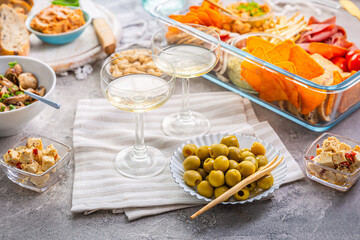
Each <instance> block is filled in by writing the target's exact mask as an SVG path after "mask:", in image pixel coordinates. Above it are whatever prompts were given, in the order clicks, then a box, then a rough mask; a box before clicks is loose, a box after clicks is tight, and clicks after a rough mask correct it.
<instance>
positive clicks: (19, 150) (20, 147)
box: [15, 146, 26, 153]
mask: <svg viewBox="0 0 360 240" xmlns="http://www.w3.org/2000/svg"><path fill="white" fill-rule="evenodd" d="M25 149H26V146H18V147H16V148H15V150H16V151H18V152H19V153H21V152H23V151H24V150H25Z"/></svg>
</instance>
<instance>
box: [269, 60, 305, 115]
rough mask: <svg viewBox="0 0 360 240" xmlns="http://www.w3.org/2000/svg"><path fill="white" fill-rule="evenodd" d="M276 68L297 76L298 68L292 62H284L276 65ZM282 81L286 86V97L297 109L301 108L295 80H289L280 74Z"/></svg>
mask: <svg viewBox="0 0 360 240" xmlns="http://www.w3.org/2000/svg"><path fill="white" fill-rule="evenodd" d="M274 65H275V66H278V67H280V68H282V69H284V70H286V71H288V72H291V73H293V74H296V68H295V65H294V64H293V63H292V62H289V61H284V62H278V63H274ZM278 75H279V76H278V77H279V79H280V81H282V82H283V84H284V85H285V90H286V95H287V97H288V101H289V102H290V103H291V104H292V105H294V106H295V107H296V108H299V107H300V103H299V92H298V91H297V88H296V84H295V83H293V80H292V79H291V78H288V77H286V76H284V75H281V74H278Z"/></svg>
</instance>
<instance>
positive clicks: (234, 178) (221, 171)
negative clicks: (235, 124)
mask: <svg viewBox="0 0 360 240" xmlns="http://www.w3.org/2000/svg"><path fill="white" fill-rule="evenodd" d="M239 146H240V143H239V141H238V139H237V137H236V136H234V135H228V136H224V137H223V138H222V139H221V142H220V143H214V144H212V145H211V146H206V145H204V146H196V145H195V144H186V145H185V146H184V148H183V155H184V157H185V159H184V161H183V167H184V170H185V173H184V182H185V183H186V184H187V185H188V186H190V187H196V190H197V192H198V193H199V194H200V195H202V196H204V197H207V198H217V197H219V196H220V195H221V194H223V193H224V192H226V191H227V190H228V189H229V188H231V187H233V186H235V185H236V184H237V183H239V182H240V181H241V180H243V179H245V178H247V177H248V176H250V175H252V174H254V173H255V172H256V171H259V170H260V169H262V168H264V166H265V165H266V164H267V163H268V159H267V157H266V149H265V147H264V145H263V144H262V143H260V142H254V143H253V144H252V145H251V146H250V148H239ZM273 184H274V178H273V176H272V175H271V174H268V175H266V176H264V177H262V178H260V179H258V180H257V181H256V182H252V183H250V184H248V185H247V186H246V187H244V188H243V189H241V190H240V191H238V192H237V193H235V194H234V195H233V197H232V198H233V199H235V200H236V201H244V200H246V199H248V198H249V197H250V196H251V197H252V196H254V195H256V194H258V193H260V192H262V191H264V190H267V189H269V188H271V186H272V185H273ZM226 201H227V200H226Z"/></svg>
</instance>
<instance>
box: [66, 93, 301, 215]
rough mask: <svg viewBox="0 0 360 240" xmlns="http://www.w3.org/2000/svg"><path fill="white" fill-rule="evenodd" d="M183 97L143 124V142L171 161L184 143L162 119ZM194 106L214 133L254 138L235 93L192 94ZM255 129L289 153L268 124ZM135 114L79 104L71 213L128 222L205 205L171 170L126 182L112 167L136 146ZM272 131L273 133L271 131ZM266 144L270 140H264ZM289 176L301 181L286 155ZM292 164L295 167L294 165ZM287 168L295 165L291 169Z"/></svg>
mask: <svg viewBox="0 0 360 240" xmlns="http://www.w3.org/2000/svg"><path fill="white" fill-rule="evenodd" d="M180 106H181V96H180V95H174V96H173V97H172V98H171V99H170V100H169V102H168V103H166V104H165V105H164V106H162V107H161V108H159V109H157V110H155V111H152V112H148V113H146V114H145V116H144V120H145V143H146V144H147V145H149V146H155V147H157V148H159V149H160V150H162V151H163V153H164V154H165V156H166V157H167V158H168V159H170V157H171V155H172V153H173V152H174V151H175V150H176V149H177V148H178V146H179V145H180V144H181V143H182V142H183V141H184V140H183V139H178V138H173V137H168V136H165V135H164V134H163V133H162V130H161V127H160V126H161V121H162V120H163V118H164V117H165V116H166V115H168V114H170V113H173V112H175V111H177V110H179V108H180ZM191 107H192V109H193V110H195V111H199V112H201V113H203V114H204V115H205V116H206V117H208V118H209V120H210V122H211V124H212V127H211V129H210V132H241V133H247V134H254V128H253V127H252V126H251V125H250V124H249V123H251V124H256V123H257V122H258V120H257V118H256V115H255V113H254V111H253V109H252V107H251V104H250V102H249V101H248V100H247V99H243V98H242V97H240V96H239V95H237V94H234V93H230V92H224V93H219V92H216V93H199V94H193V95H192V96H191ZM255 126H259V127H256V128H259V129H261V132H262V134H263V136H264V137H269V139H270V140H272V141H274V143H277V144H278V145H277V147H278V149H279V150H281V147H283V152H284V153H287V154H288V152H287V151H286V149H285V147H284V146H283V145H282V143H281V141H280V139H278V137H277V135H276V134H275V133H274V132H273V133H269V132H270V131H269V129H270V130H272V128H271V127H270V126H269V125H268V124H267V123H261V124H258V125H255ZM134 128H135V124H134V116H133V114H131V113H128V112H124V111H121V110H118V109H116V108H114V107H112V106H111V105H110V104H109V103H108V102H106V100H104V99H95V100H80V101H79V103H78V108H77V113H76V117H75V123H74V133H73V134H74V152H75V153H74V159H75V176H74V187H73V200H72V208H71V211H72V212H85V213H91V212H94V211H97V210H100V209H109V210H113V211H114V212H123V211H125V214H126V215H127V216H128V218H129V219H130V220H133V219H136V218H139V217H143V216H148V215H153V214H158V213H163V212H166V211H171V210H175V209H179V208H184V207H188V206H193V205H196V204H203V203H204V202H203V201H201V200H199V199H197V198H195V197H193V196H191V195H189V194H187V193H186V192H184V191H183V189H182V188H180V187H179V186H178V185H177V184H176V183H175V182H174V180H173V178H172V176H171V173H170V170H169V168H168V167H166V169H165V170H164V171H163V172H162V173H161V174H159V175H158V176H155V177H152V178H151V179H150V181H149V179H136V180H134V179H128V178H126V177H123V176H122V175H120V174H119V173H118V172H116V170H115V169H114V167H113V161H114V158H115V156H116V154H117V153H118V152H119V151H120V150H121V149H122V148H125V147H128V146H131V145H132V144H133V142H134V134H135V133H134V130H135V129H134ZM272 131H273V130H272ZM265 140H266V139H265ZM286 160H287V161H288V168H289V172H290V170H291V169H292V170H293V171H294V174H290V173H289V172H288V175H289V174H290V175H293V176H295V178H291V180H296V179H299V178H301V177H303V175H302V172H301V170H300V168H299V166H298V165H297V164H296V162H295V161H294V159H293V158H292V157H291V156H290V155H289V154H288V157H287V159H286ZM292 162H293V163H292ZM289 165H290V166H291V165H293V168H290V167H289Z"/></svg>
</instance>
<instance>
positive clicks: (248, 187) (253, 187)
mask: <svg viewBox="0 0 360 240" xmlns="http://www.w3.org/2000/svg"><path fill="white" fill-rule="evenodd" d="M246 187H247V189H249V191H250V192H253V191H255V190H256V188H257V185H256V182H252V183H249V184H248V185H246Z"/></svg>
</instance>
